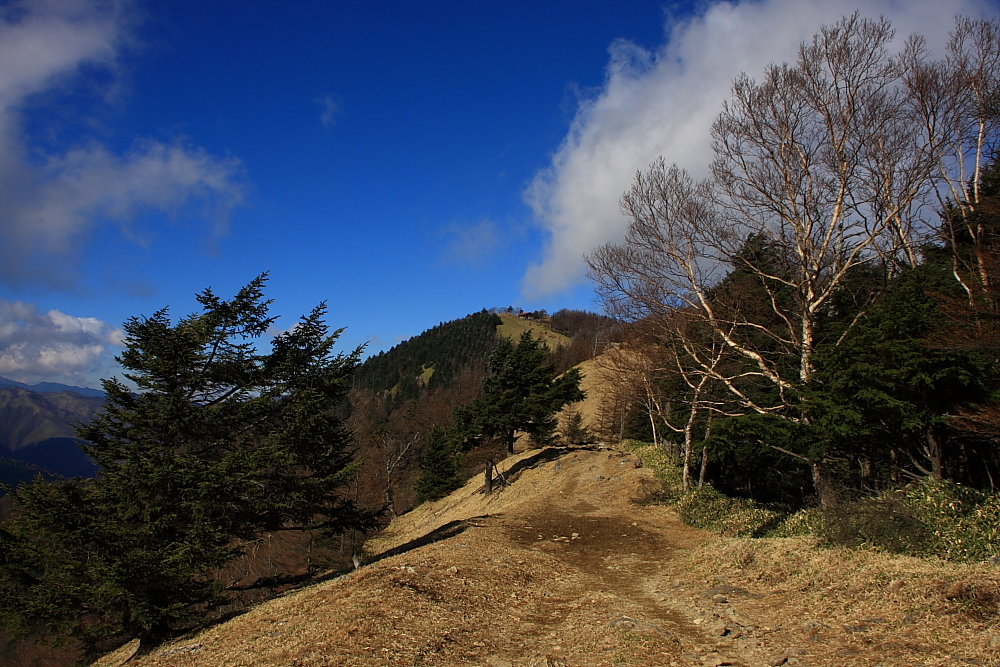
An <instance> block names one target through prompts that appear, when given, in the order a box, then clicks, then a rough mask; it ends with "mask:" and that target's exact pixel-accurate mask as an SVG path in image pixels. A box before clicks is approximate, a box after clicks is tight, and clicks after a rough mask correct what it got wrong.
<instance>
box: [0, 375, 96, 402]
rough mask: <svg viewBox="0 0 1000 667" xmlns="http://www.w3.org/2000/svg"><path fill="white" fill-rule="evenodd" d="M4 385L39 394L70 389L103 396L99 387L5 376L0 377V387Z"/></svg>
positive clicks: (84, 394)
mask: <svg viewBox="0 0 1000 667" xmlns="http://www.w3.org/2000/svg"><path fill="white" fill-rule="evenodd" d="M4 387H20V388H21V389H27V390H28V391H34V392H37V393H39V394H55V393H58V392H61V391H72V392H74V393H76V394H80V395H81V396H96V397H98V398H104V397H105V396H104V392H103V391H101V390H100V389H91V388H90V387H74V386H73V385H69V384H59V383H58V382H39V383H38V384H24V383H23V382H17V381H16V380H8V379H7V378H5V377H0V389H2V388H4Z"/></svg>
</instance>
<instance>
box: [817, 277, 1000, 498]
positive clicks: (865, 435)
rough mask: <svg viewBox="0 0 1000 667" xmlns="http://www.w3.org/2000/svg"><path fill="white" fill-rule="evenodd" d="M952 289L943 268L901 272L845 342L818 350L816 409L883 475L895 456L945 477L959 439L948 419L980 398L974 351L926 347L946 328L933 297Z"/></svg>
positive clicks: (851, 452)
mask: <svg viewBox="0 0 1000 667" xmlns="http://www.w3.org/2000/svg"><path fill="white" fill-rule="evenodd" d="M957 288H958V286H957V285H956V283H955V281H954V279H953V278H952V277H951V276H950V275H949V273H948V271H947V268H946V267H945V266H942V265H936V264H931V263H925V264H924V265H922V266H920V267H918V268H916V269H912V270H909V271H906V272H905V273H903V274H901V275H900V276H898V277H897V278H896V279H895V280H893V281H892V283H890V284H889V285H888V286H887V288H886V289H885V290H884V291H883V292H882V294H881V296H880V298H879V299H878V301H877V302H876V303H875V304H874V305H872V306H871V307H870V308H868V309H867V311H866V312H865V315H864V317H863V318H861V319H860V320H859V321H858V323H857V324H856V325H855V326H854V328H853V329H852V330H851V331H850V332H849V334H848V335H847V336H846V337H845V338H844V340H843V342H841V343H840V344H839V345H826V346H823V347H821V348H820V350H819V351H818V353H817V356H816V363H817V366H818V367H819V369H820V370H819V373H818V379H819V383H818V385H817V386H816V388H815V391H814V392H813V394H812V401H813V402H814V403H815V408H814V410H813V412H814V414H815V418H816V422H817V423H819V424H821V425H822V426H823V428H824V430H825V432H826V433H828V434H829V435H830V436H831V437H832V438H834V439H835V440H836V444H835V446H836V449H837V450H838V451H839V452H840V453H841V454H842V455H843V456H845V457H847V458H848V459H857V458H858V457H864V458H866V459H867V460H869V461H872V462H874V463H875V464H876V466H877V468H880V469H881V472H882V473H883V474H885V473H886V470H887V469H888V468H889V466H890V464H891V462H892V461H893V460H900V459H902V460H905V461H908V462H911V463H912V464H913V465H918V466H920V467H921V468H924V470H926V471H929V472H931V473H933V474H934V475H936V476H938V478H940V475H942V474H944V472H943V467H944V466H946V465H947V464H948V459H949V453H948V452H947V451H944V450H945V449H947V446H948V443H949V441H953V440H954V439H955V436H956V434H955V433H954V432H953V431H952V430H951V429H950V428H949V426H948V418H947V416H946V415H948V414H949V413H952V412H953V411H954V410H955V409H956V408H957V407H959V406H963V405H970V404H973V403H976V402H978V401H982V400H984V399H985V398H986V396H987V392H986V389H985V387H984V380H986V378H987V377H988V376H989V375H990V374H991V373H990V369H989V368H988V366H987V364H985V363H984V361H983V360H982V359H981V358H980V357H979V356H978V355H975V354H969V353H966V352H961V351H954V350H947V349H942V348H940V347H937V346H934V345H932V342H931V339H932V337H933V334H934V332H935V331H936V330H937V329H938V328H939V327H941V326H942V324H944V317H943V315H942V313H941V312H940V309H939V307H938V302H937V299H936V297H938V296H941V295H947V294H949V293H954V292H955V291H956V290H957ZM932 443H933V444H932ZM935 447H937V448H938V449H940V450H941V451H939V452H937V453H935V452H932V451H931V450H932V449H934V448H935ZM935 458H937V459H939V460H933V459H935ZM935 468H936V470H935ZM878 472H879V470H875V471H873V473H872V474H875V473H878Z"/></svg>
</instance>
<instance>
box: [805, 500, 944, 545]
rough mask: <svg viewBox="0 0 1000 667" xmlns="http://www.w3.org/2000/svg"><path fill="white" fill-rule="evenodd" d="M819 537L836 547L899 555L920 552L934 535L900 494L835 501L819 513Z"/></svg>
mask: <svg viewBox="0 0 1000 667" xmlns="http://www.w3.org/2000/svg"><path fill="white" fill-rule="evenodd" d="M821 536H822V537H823V539H824V540H825V541H827V542H829V543H830V544H836V545H838V546H847V547H859V546H873V547H878V548H880V549H885V550H886V551H889V552H892V553H902V554H919V553H921V552H922V551H923V550H924V549H925V548H926V547H927V545H928V544H929V543H930V542H931V541H932V540H933V537H934V536H933V535H932V534H931V531H930V530H929V529H928V527H927V526H926V525H925V524H924V523H923V522H922V521H920V518H919V517H918V515H917V513H916V512H914V511H913V510H912V508H910V507H908V506H907V505H906V503H905V502H904V498H903V497H902V495H901V494H892V495H882V496H876V497H868V498H858V499H856V500H846V501H842V502H839V503H837V504H836V505H835V506H833V507H831V508H829V509H827V510H826V511H825V512H823V527H822V530H821Z"/></svg>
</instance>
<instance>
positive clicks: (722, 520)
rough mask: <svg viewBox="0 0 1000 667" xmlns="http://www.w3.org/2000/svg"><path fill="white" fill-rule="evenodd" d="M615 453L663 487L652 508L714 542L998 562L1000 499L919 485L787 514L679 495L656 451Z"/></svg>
mask: <svg viewBox="0 0 1000 667" xmlns="http://www.w3.org/2000/svg"><path fill="white" fill-rule="evenodd" d="M621 446H622V447H623V448H624V449H626V450H627V451H629V452H630V453H631V454H633V455H634V456H636V457H638V458H641V459H642V461H643V465H644V466H645V467H647V468H651V469H652V470H653V472H654V474H655V476H656V478H657V480H659V482H660V484H661V485H662V491H661V493H660V494H659V497H658V498H657V500H658V501H660V502H665V503H669V504H671V505H673V506H674V507H675V508H676V509H677V512H678V514H679V515H680V518H681V520H682V521H683V522H684V523H686V524H687V525H689V526H693V527H695V528H701V529H703V530H709V531H712V532H713V533H717V534H719V535H725V536H728V537H793V536H799V535H816V536H819V537H822V538H823V539H824V541H826V542H827V543H828V544H836V545H840V546H848V547H867V548H875V549H882V550H885V551H889V552H892V553H899V554H907V555H911V556H925V557H937V558H944V559H947V560H953V561H966V562H968V561H983V560H987V559H990V558H992V557H994V556H996V555H997V554H1000V494H989V493H984V492H982V491H977V490H976V489H972V488H970V487H967V486H963V485H961V484H956V483H954V482H949V481H939V482H936V481H934V480H931V479H924V480H921V481H919V482H914V483H913V484H910V485H909V486H907V487H906V488H904V489H902V490H898V489H897V490H891V491H886V492H883V493H881V494H879V495H876V496H871V497H861V498H854V499H843V498H842V499H841V500H840V502H838V503H837V504H835V505H834V507H833V508H831V509H828V510H825V511H821V510H820V509H819V508H817V507H814V508H807V509H802V510H799V511H797V512H794V513H789V512H787V511H785V510H784V509H783V508H782V507H780V506H775V505H764V504H761V503H758V502H756V501H753V500H748V499H745V498H731V497H729V496H726V495H724V494H723V493H721V492H719V491H717V490H716V489H714V488H713V487H711V486H708V485H706V486H705V487H704V488H702V489H700V490H698V491H694V492H692V493H689V494H687V495H684V493H683V492H682V486H681V471H680V468H679V466H678V465H677V464H676V462H675V461H674V460H673V459H672V458H671V457H670V455H669V454H667V452H666V451H665V450H664V449H663V448H662V447H659V446H657V445H654V444H652V443H648V442H640V441H638V440H623V441H622V443H621Z"/></svg>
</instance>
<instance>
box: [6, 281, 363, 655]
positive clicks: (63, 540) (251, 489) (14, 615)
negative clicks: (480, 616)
mask: <svg viewBox="0 0 1000 667" xmlns="http://www.w3.org/2000/svg"><path fill="white" fill-rule="evenodd" d="M265 281H266V274H265V275H262V276H260V277H258V278H256V279H255V280H253V281H252V282H251V283H250V284H249V285H247V286H246V287H244V288H243V289H242V290H240V291H239V293H238V294H237V295H236V296H235V298H233V299H232V300H231V301H225V300H221V299H219V298H218V297H216V296H215V295H214V294H213V293H212V291H211V290H205V291H204V292H202V293H201V294H200V295H198V297H197V299H198V302H199V303H200V304H201V306H202V312H200V313H196V314H193V315H190V316H187V317H184V318H182V319H180V320H179V321H178V322H177V323H176V324H172V323H171V321H170V319H169V317H168V313H167V310H166V309H163V310H160V311H158V312H156V313H154V314H153V315H152V316H151V317H139V318H132V319H130V320H129V321H127V322H126V323H125V325H124V329H125V332H126V339H125V345H126V349H125V351H124V352H123V354H122V355H121V357H120V359H119V362H120V363H121V365H122V366H123V367H124V369H125V376H126V377H127V378H129V379H130V380H132V381H133V382H134V383H135V385H136V386H137V387H138V389H139V392H138V393H134V392H132V391H131V390H130V389H129V388H128V387H126V386H125V385H124V384H122V383H121V382H119V381H118V380H105V381H104V390H105V392H107V394H108V400H107V404H106V407H105V409H104V411H103V412H102V413H101V414H99V415H98V416H97V418H95V419H94V421H93V422H91V423H90V424H89V425H86V426H84V427H82V428H80V429H79V431H78V433H79V435H80V437H81V438H84V439H85V440H87V441H88V442H89V444H87V445H86V446H85V447H84V448H85V450H86V452H87V454H89V455H90V456H91V457H92V458H93V459H94V460H95V461H96V462H97V463H98V464H99V465H100V466H101V475H100V477H99V478H98V479H97V480H95V481H93V482H79V481H76V482H65V481H64V482H58V483H54V484H48V483H43V482H41V481H36V483H35V484H32V485H28V486H22V487H21V488H19V489H17V490H16V491H15V492H13V493H12V495H13V500H14V504H15V511H16V514H15V518H14V519H12V520H10V521H8V522H6V523H5V524H3V526H2V531H0V553H3V554H4V555H5V556H6V559H5V560H4V562H3V563H0V620H3V626H4V627H7V628H11V627H19V628H23V629H36V628H38V627H39V626H44V627H47V628H48V629H49V630H50V632H51V631H55V632H59V633H62V634H68V635H71V636H75V637H77V638H80V639H82V640H83V641H84V642H85V644H88V645H90V646H94V645H95V644H97V643H99V642H100V641H101V640H102V639H107V638H119V639H120V638H123V637H130V636H140V637H141V638H142V639H143V641H144V644H146V645H147V646H148V645H149V644H151V643H153V644H155V642H156V641H158V640H159V639H161V638H162V637H164V636H167V635H169V634H170V633H171V632H173V631H175V630H177V629H181V628H186V627H190V626H191V625H192V624H196V623H197V622H198V621H199V620H201V619H203V618H204V617H205V615H206V614H207V613H209V612H210V611H211V610H212V609H213V608H215V607H217V606H218V605H221V604H225V603H227V602H231V598H230V597H229V596H227V594H226V589H227V586H228V585H231V582H225V581H221V580H219V579H218V578H217V577H216V576H214V573H215V572H217V571H218V570H219V568H221V567H222V566H224V565H226V564H227V563H229V562H231V561H232V560H233V559H235V558H237V557H239V556H240V555H241V554H242V553H243V551H244V547H245V546H246V545H247V544H248V543H250V542H251V541H252V540H254V539H255V538H256V537H258V536H259V535H260V534H261V533H262V532H264V531H293V530H294V531H302V530H313V531H318V532H319V533H321V534H322V533H325V534H331V533H337V532H340V531H343V530H347V529H366V528H369V527H371V526H372V525H373V523H374V519H375V517H374V515H373V514H371V513H367V512H364V511H362V510H360V509H359V508H358V507H356V506H355V504H354V503H353V502H352V501H350V500H348V499H347V498H345V497H344V496H343V495H342V494H341V492H340V489H342V487H343V485H344V484H345V482H347V481H348V479H349V478H350V476H351V474H352V471H353V469H354V464H353V463H352V457H351V451H350V447H349V445H350V436H349V433H348V432H347V431H346V430H345V429H344V428H343V426H342V422H341V419H340V417H339V416H338V413H337V412H336V411H335V409H336V408H338V407H339V406H340V405H341V404H342V401H343V399H344V396H345V393H346V391H347V389H348V387H349V382H350V376H351V373H352V371H353V369H354V367H355V366H356V365H357V360H358V355H359V353H360V348H359V349H357V350H355V351H353V352H352V353H350V354H346V355H345V354H334V353H333V351H332V350H333V346H334V343H335V341H336V339H337V337H338V335H339V333H340V331H335V332H333V333H330V332H329V331H328V329H327V326H326V324H325V323H324V321H323V317H324V314H325V311H326V309H325V306H324V305H320V306H318V307H316V308H315V309H314V310H313V311H312V312H311V313H310V314H309V315H307V316H305V317H303V318H301V321H300V322H299V323H298V324H297V325H296V326H295V327H293V328H292V329H290V330H289V331H287V332H285V333H282V334H279V335H278V336H276V337H275V338H274V339H273V342H272V343H271V351H270V353H261V352H259V351H258V349H257V346H258V344H259V339H260V338H261V337H262V336H263V335H264V334H265V333H266V331H267V330H268V327H269V326H270V325H271V324H272V323H273V322H274V319H275V318H273V317H269V316H268V306H269V304H270V303H271V302H270V301H266V300H264V297H263V287H264V284H265Z"/></svg>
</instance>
